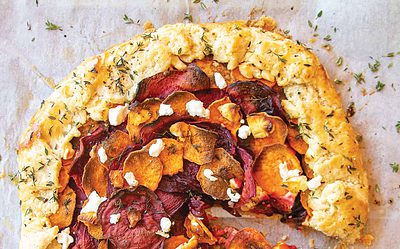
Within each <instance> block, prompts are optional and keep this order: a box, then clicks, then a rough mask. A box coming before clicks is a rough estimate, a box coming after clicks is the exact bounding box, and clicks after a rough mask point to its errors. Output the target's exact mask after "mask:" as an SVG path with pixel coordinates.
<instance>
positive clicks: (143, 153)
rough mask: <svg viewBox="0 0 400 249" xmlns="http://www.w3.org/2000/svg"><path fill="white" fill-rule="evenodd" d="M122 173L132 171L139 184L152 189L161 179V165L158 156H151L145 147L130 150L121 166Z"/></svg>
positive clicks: (155, 187) (154, 188)
mask: <svg viewBox="0 0 400 249" xmlns="http://www.w3.org/2000/svg"><path fill="white" fill-rule="evenodd" d="M122 171H123V175H125V174H126V173H128V172H132V173H133V175H134V176H135V178H136V180H137V181H138V182H139V185H142V186H145V187H147V188H148V189H150V190H152V191H154V190H156V189H157V187H158V183H159V182H160V181H161V177H162V172H163V165H162V163H161V160H160V158H158V157H151V156H150V155H149V151H148V150H147V149H142V150H137V151H133V152H131V153H130V154H129V155H128V157H127V158H126V160H125V162H124V166H123V170H122Z"/></svg>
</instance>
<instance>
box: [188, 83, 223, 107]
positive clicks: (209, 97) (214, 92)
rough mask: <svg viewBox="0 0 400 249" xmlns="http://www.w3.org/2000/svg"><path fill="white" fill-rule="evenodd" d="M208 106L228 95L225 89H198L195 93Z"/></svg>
mask: <svg viewBox="0 0 400 249" xmlns="http://www.w3.org/2000/svg"><path fill="white" fill-rule="evenodd" d="M193 94H194V95H195V96H196V97H197V98H198V99H199V100H200V101H201V102H203V104H204V107H205V108H207V107H208V106H209V105H210V104H211V103H212V102H214V101H216V100H218V99H222V98H223V97H225V96H226V95H227V93H226V92H225V91H222V90H221V89H218V88H211V89H207V90H202V91H197V92H194V93H193Z"/></svg>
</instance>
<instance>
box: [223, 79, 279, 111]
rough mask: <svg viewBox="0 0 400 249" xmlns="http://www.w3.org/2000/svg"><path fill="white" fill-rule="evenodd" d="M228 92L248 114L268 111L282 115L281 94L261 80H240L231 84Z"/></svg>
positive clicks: (227, 89)
mask: <svg viewBox="0 0 400 249" xmlns="http://www.w3.org/2000/svg"><path fill="white" fill-rule="evenodd" d="M226 92H227V93H228V95H229V97H230V99H231V100H232V101H233V102H235V103H236V104H238V105H240V107H241V108H242V110H243V112H244V113H245V114H246V115H248V114H250V113H253V112H266V113H268V114H270V115H275V116H281V115H282V113H283V110H282V107H281V105H280V100H279V94H278V93H277V92H275V91H274V90H273V89H271V88H270V87H269V86H267V85H264V84H262V83H260V82H254V81H238V82H235V83H233V84H231V85H229V86H228V87H227V88H226ZM282 118H285V117H282Z"/></svg>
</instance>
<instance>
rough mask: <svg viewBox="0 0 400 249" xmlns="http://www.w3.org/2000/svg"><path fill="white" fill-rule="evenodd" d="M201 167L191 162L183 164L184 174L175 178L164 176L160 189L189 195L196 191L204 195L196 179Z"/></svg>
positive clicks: (180, 173) (159, 185)
mask: <svg viewBox="0 0 400 249" xmlns="http://www.w3.org/2000/svg"><path fill="white" fill-rule="evenodd" d="M199 168H200V166H199V165H197V164H195V163H192V162H189V161H186V160H185V161H184V162H183V172H179V173H178V174H175V175H173V176H168V175H166V176H163V177H162V179H161V181H160V183H159V184H158V189H160V190H162V191H165V192H176V193H188V192H190V191H194V192H197V193H202V190H201V187H200V183H199V181H197V179H196V174H197V172H198V171H199Z"/></svg>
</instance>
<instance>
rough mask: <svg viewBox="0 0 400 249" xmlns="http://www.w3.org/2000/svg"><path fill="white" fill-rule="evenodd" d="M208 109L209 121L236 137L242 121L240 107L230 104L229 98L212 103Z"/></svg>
mask: <svg viewBox="0 0 400 249" xmlns="http://www.w3.org/2000/svg"><path fill="white" fill-rule="evenodd" d="M208 109H209V110H210V121H212V122H215V123H217V124H220V125H223V126H225V128H227V129H228V130H230V131H231V133H232V134H233V136H234V137H236V132H237V130H238V129H239V128H240V125H241V124H240V120H241V119H242V113H241V112H240V107H239V106H238V105H236V104H234V103H232V102H231V100H230V99H229V97H224V98H222V99H219V100H216V101H214V102H212V103H211V105H210V106H209V107H208Z"/></svg>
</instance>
